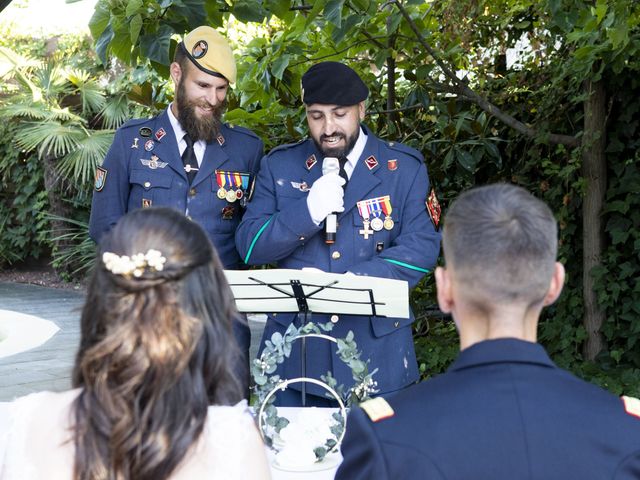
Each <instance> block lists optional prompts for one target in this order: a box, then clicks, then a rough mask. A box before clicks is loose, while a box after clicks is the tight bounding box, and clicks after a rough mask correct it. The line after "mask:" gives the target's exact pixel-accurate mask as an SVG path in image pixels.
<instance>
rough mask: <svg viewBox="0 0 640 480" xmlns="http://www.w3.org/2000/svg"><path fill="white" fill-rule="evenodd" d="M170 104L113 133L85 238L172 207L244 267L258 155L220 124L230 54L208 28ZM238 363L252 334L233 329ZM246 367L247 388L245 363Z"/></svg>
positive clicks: (257, 146) (179, 53)
mask: <svg viewBox="0 0 640 480" xmlns="http://www.w3.org/2000/svg"><path fill="white" fill-rule="evenodd" d="M170 73H171V78H172V79H173V81H174V83H175V86H176V93H175V99H174V101H173V102H172V103H171V104H170V105H169V108H167V109H166V110H165V111H164V112H163V113H162V114H160V115H159V116H157V117H154V118H151V119H137V120H131V121H129V122H127V123H126V124H125V125H123V126H122V127H121V128H120V129H119V130H118V131H117V132H116V135H115V138H114V141H113V144H112V145H111V148H110V149H109V152H108V153H107V156H106V158H105V160H104V162H103V163H102V165H101V166H100V167H98V169H97V171H96V177H95V191H94V194H93V203H92V205H91V220H90V225H89V233H90V235H91V237H92V238H93V239H94V240H95V241H96V242H99V241H100V238H101V237H102V235H103V234H104V233H105V232H106V231H107V230H109V229H110V228H111V227H112V226H113V225H114V224H115V223H116V222H117V221H118V219H119V218H120V217H122V216H123V215H124V214H125V213H127V212H128V211H130V210H135V209H137V208H147V207H155V206H163V207H172V208H174V209H176V210H178V211H180V212H182V213H184V214H185V215H187V216H188V217H189V218H191V219H192V220H193V221H195V222H197V223H199V224H200V225H201V226H202V227H203V228H204V230H205V231H206V232H207V234H208V235H209V238H210V239H211V242H212V243H213V246H214V247H215V249H216V250H217V252H218V255H219V256H220V260H221V261H222V265H223V266H224V268H226V269H236V268H239V267H241V266H243V264H242V262H241V259H240V256H239V255H238V252H237V250H236V248H235V243H234V234H235V231H236V228H237V226H238V224H239V223H240V218H241V217H242V214H243V213H244V206H245V205H246V202H247V200H248V196H249V195H250V191H251V186H252V185H253V181H254V180H255V175H256V172H257V170H258V168H259V164H260V158H261V157H262V153H263V144H262V141H261V140H260V139H259V138H258V137H257V136H256V135H255V134H254V133H253V132H251V131H250V130H247V129H245V128H241V127H231V126H229V125H226V124H224V123H222V121H221V118H222V114H223V112H224V110H225V108H226V95H227V90H228V89H229V84H230V83H234V82H235V81H236V64H235V60H234V58H233V52H232V51H231V48H230V47H229V45H228V43H227V41H226V40H225V38H224V37H223V36H222V35H220V34H219V33H218V32H217V31H215V30H214V29H213V28H211V27H207V26H201V27H198V28H196V29H194V30H193V31H191V32H190V33H188V34H187V35H186V36H185V37H184V39H183V41H182V42H181V43H180V44H179V45H178V47H177V49H176V53H175V57H174V62H173V63H172V64H171V66H170ZM234 331H235V334H236V338H237V340H238V343H239V345H240V349H241V351H242V353H243V355H244V356H245V357H246V358H248V352H249V342H250V334H249V328H248V326H247V325H246V322H244V321H238V322H235V323H234ZM243 363H246V366H243V370H246V372H244V373H240V375H242V376H243V377H246V383H247V384H248V362H243Z"/></svg>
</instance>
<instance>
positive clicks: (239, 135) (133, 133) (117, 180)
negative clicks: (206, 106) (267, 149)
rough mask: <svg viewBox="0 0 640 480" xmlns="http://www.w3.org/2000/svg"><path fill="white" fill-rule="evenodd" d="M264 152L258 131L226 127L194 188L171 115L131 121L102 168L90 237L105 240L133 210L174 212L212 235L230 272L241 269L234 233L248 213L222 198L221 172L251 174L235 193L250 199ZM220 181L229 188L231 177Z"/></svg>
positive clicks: (208, 153)
mask: <svg viewBox="0 0 640 480" xmlns="http://www.w3.org/2000/svg"><path fill="white" fill-rule="evenodd" d="M262 153H263V144H262V141H261V140H260V139H259V138H258V137H257V136H256V135H255V134H254V133H253V132H251V131H250V130H247V129H245V128H241V127H234V128H231V127H229V126H227V125H222V127H221V130H220V135H219V136H218V138H217V139H215V140H213V142H211V143H209V144H208V145H207V147H206V150H205V154H204V158H203V160H202V165H201V166H200V169H199V171H198V173H197V175H196V177H195V179H194V180H193V183H192V185H191V186H189V183H188V181H187V176H186V173H185V171H184V166H183V163H182V159H181V157H180V152H179V149H178V145H177V142H176V137H175V134H174V132H173V128H172V127H171V122H170V121H169V116H168V114H167V112H166V111H165V112H164V113H162V114H161V115H159V116H157V117H154V118H151V119H139V120H131V121H129V122H127V123H126V124H125V125H123V126H122V127H121V128H120V129H118V131H117V132H116V135H115V138H114V141H113V144H112V145H111V148H110V149H109V152H108V153H107V156H106V158H105V160H104V162H103V164H102V166H101V167H100V168H98V172H97V174H96V185H95V192H94V194H93V203H92V206H91V221H90V229H89V232H90V235H91V237H92V238H93V239H94V240H95V241H100V237H101V236H102V234H104V233H105V232H106V231H107V230H108V229H109V228H111V226H113V225H114V224H115V223H116V222H117V221H118V219H119V218H120V217H121V216H122V215H124V214H125V213H126V212H128V211H130V210H134V209H136V208H143V207H149V206H165V207H172V208H175V209H176V210H179V211H180V212H183V213H186V214H188V215H189V217H191V218H192V219H193V220H194V221H196V222H198V223H199V224H200V225H201V226H202V227H203V228H204V229H205V230H206V232H207V234H208V235H209V238H210V239H211V242H212V243H213V245H214V246H215V248H216V250H217V251H218V254H219V256H220V259H221V260H222V264H223V265H224V267H225V268H227V269H234V268H237V267H238V266H240V265H241V264H242V263H241V260H240V257H239V255H238V252H237V251H236V248H235V244H234V233H235V230H236V228H237V226H238V224H239V223H240V218H241V217H242V214H243V210H244V209H243V208H241V206H240V204H241V203H242V202H241V201H240V200H241V199H237V200H236V201H234V202H230V201H228V200H227V199H226V198H223V199H220V198H218V196H217V192H218V190H219V188H220V185H219V183H221V181H220V182H219V176H218V175H216V172H233V173H238V174H248V177H247V176H245V183H246V185H245V187H246V188H244V189H243V188H242V186H240V187H236V188H234V189H235V190H238V189H240V190H243V194H242V195H247V194H248V193H249V192H248V190H249V187H250V185H251V183H252V182H253V180H254V178H255V174H256V172H257V170H258V167H259V162H260V158H261V157H262ZM220 178H225V180H224V182H227V184H226V185H225V186H226V187H227V189H229V185H228V182H229V181H230V178H229V176H226V177H225V176H224V175H223V177H220ZM239 178H240V177H239V176H235V177H234V179H233V180H234V181H235V180H237V179H239Z"/></svg>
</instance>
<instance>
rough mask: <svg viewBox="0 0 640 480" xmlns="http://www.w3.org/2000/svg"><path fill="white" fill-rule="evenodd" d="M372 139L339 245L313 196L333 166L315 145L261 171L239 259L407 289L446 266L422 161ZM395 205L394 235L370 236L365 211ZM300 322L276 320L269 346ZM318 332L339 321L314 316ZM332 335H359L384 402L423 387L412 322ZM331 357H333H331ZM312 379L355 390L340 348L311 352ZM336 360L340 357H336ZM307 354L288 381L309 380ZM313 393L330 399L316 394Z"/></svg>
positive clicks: (299, 147) (350, 192)
mask: <svg viewBox="0 0 640 480" xmlns="http://www.w3.org/2000/svg"><path fill="white" fill-rule="evenodd" d="M363 128H364V129H365V131H366V132H367V136H368V138H367V143H366V145H365V148H364V152H363V153H362V155H361V157H360V159H359V160H358V163H357V164H356V167H355V169H354V171H353V173H352V175H351V179H350V180H349V183H348V184H347V186H346V189H345V196H344V207H345V210H344V212H343V213H341V214H339V215H338V230H337V235H336V241H335V243H334V244H333V245H327V244H326V243H325V233H324V232H325V230H324V224H321V225H319V226H318V225H316V224H315V223H314V222H313V220H312V219H311V217H310V215H309V211H308V208H307V195H308V191H309V188H310V187H311V186H312V185H313V183H314V182H315V181H316V180H317V179H318V178H319V177H320V176H322V162H323V157H322V155H321V153H320V152H319V151H318V150H317V149H316V147H315V145H314V143H313V141H312V140H310V139H307V140H305V141H302V142H300V143H298V144H293V145H286V146H282V147H279V148H277V149H274V150H273V151H271V152H270V153H269V155H267V156H266V157H265V158H264V159H263V161H262V163H261V167H260V173H259V175H258V179H257V181H256V187H255V193H254V196H253V199H252V201H251V203H250V204H249V205H248V207H247V212H246V214H245V216H244V217H243V220H242V222H241V223H240V226H239V227H238V230H237V232H236V245H237V247H238V251H239V252H240V254H241V255H242V257H243V258H244V260H245V262H247V263H249V264H267V263H272V262H277V263H278V266H279V267H280V268H291V269H299V268H303V267H315V268H318V269H320V270H323V271H326V272H334V273H345V272H347V271H349V272H352V273H355V274H357V275H370V276H376V277H385V278H393V279H400V280H406V281H407V282H408V284H409V287H413V286H414V285H415V284H416V283H417V282H418V281H419V280H420V279H421V278H422V277H423V276H424V275H425V274H426V273H427V272H429V270H430V269H431V268H432V267H433V265H434V264H435V262H436V258H437V257H438V254H439V250H440V234H439V233H438V232H437V231H436V230H435V228H434V226H433V224H432V222H431V220H430V218H429V215H428V213H427V210H426V205H425V201H426V200H427V192H428V189H429V178H428V176H427V169H426V166H425V164H424V161H423V158H422V155H421V154H420V153H419V152H417V151H416V150H414V149H412V148H409V147H407V146H404V145H402V144H399V143H395V142H388V143H387V142H383V141H381V140H380V139H378V138H376V137H375V136H374V135H373V134H372V133H371V132H369V131H367V130H366V127H363ZM386 195H388V196H389V198H390V204H391V207H392V211H391V212H390V215H389V216H390V217H392V219H393V222H394V225H393V228H391V229H390V230H387V229H384V228H383V229H382V230H380V231H376V232H372V233H371V234H368V235H363V234H362V233H361V231H362V230H363V227H364V225H363V217H362V216H361V214H360V212H359V209H358V208H357V205H356V204H357V202H358V201H361V200H368V199H374V198H379V197H382V196H386ZM294 318H295V316H294V315H292V314H280V313H279V314H271V315H268V320H267V326H266V329H265V333H264V335H263V340H265V339H268V338H270V336H271V335H272V334H273V333H274V332H276V331H277V332H280V333H282V332H284V331H285V330H286V328H287V326H288V325H289V324H290V323H291V322H292V321H293V320H294ZM312 320H313V321H315V322H318V323H324V322H328V321H329V316H326V315H319V314H313V316H312ZM333 320H334V321H335V320H337V322H335V325H334V329H333V331H332V335H333V336H335V337H345V336H346V335H347V333H348V331H349V330H351V331H353V332H354V334H355V341H356V343H357V344H358V349H359V350H362V355H361V359H363V360H367V359H368V360H369V362H370V364H369V369H370V371H371V370H373V369H375V368H378V369H379V371H378V372H377V373H376V375H375V376H374V379H375V380H376V381H377V383H378V388H379V390H380V391H381V392H388V391H392V390H397V389H399V388H402V387H404V386H406V385H408V384H409V383H412V382H415V381H416V380H417V379H418V370H417V364H416V358H415V352H414V349H413V338H412V333H411V322H412V319H400V318H380V317H356V316H343V315H340V316H339V317H337V318H336V317H335V316H334V318H333ZM330 349H331V350H330ZM307 352H308V359H309V361H308V370H307V374H308V376H312V377H315V378H319V377H320V375H324V374H326V373H327V371H329V370H331V371H332V372H333V374H334V376H335V377H336V378H337V380H338V383H339V384H340V383H342V384H344V385H345V386H346V387H350V386H351V385H352V384H353V380H352V376H351V371H350V370H349V369H348V367H346V366H345V365H344V364H343V363H342V362H341V361H340V360H339V359H338V358H337V357H336V356H335V345H332V344H327V342H322V341H320V340H313V341H310V342H307ZM332 353H333V354H332ZM299 366H300V362H299V358H298V350H297V349H294V351H293V353H292V355H291V357H290V360H289V361H288V362H286V364H285V367H284V370H283V371H280V373H281V374H283V375H284V376H285V377H286V378H293V377H296V376H300V369H299ZM308 390H309V391H310V392H311V393H314V394H320V395H323V394H324V392H323V391H322V390H320V389H318V388H315V385H310V386H309V388H308Z"/></svg>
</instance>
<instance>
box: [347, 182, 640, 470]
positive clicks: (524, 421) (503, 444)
mask: <svg viewBox="0 0 640 480" xmlns="http://www.w3.org/2000/svg"><path fill="white" fill-rule="evenodd" d="M556 224H557V222H556V220H555V218H554V217H553V214H552V213H551V210H549V208H548V207H547V206H546V205H545V204H544V203H543V202H541V201H540V200H538V199H536V198H535V197H533V196H532V195H531V194H529V193H528V192H527V191H526V190H524V189H522V188H520V187H516V186H513V185H506V184H502V185H490V186H485V187H480V188H476V189H473V190H470V191H468V192H466V193H464V194H462V195H461V196H460V197H459V198H458V199H457V200H456V201H455V202H454V203H453V204H452V205H451V207H450V208H449V210H448V211H447V215H446V218H445V225H444V232H443V250H444V258H445V262H446V268H443V267H438V268H437V269H436V272H435V277H436V285H437V289H438V302H439V304H440V309H441V310H442V311H443V312H448V313H451V314H452V316H453V319H454V321H455V322H456V326H457V328H458V331H459V334H460V349H461V352H460V354H459V356H458V358H457V360H456V361H455V362H454V363H453V365H452V366H451V368H450V369H449V370H448V371H447V373H445V374H443V375H440V376H438V377H436V378H435V379H433V380H427V381H426V382H423V383H421V384H419V385H415V386H412V387H410V388H407V389H406V390H404V391H402V392H398V393H396V394H394V395H389V396H387V397H386V398H383V397H378V398H375V399H373V400H370V401H367V402H364V403H362V404H361V405H360V406H361V407H362V408H361V409H360V408H358V409H353V410H352V411H351V413H350V414H349V418H348V422H347V432H346V436H345V439H344V441H343V443H342V447H341V448H342V454H343V457H344V461H343V463H342V465H341V466H340V468H339V469H338V472H337V476H336V479H337V480H359V479H362V480H364V479H366V480H390V479H394V480H396V479H403V480H412V479H416V480H417V479H423V478H429V479H431V478H433V479H440V480H446V479H477V480H484V479H486V480H513V479H531V480H537V479H539V480H554V479H557V480H566V479H580V480H603V479H616V480H622V479H638V478H640V418H639V417H640V400H638V399H636V398H631V397H622V399H621V398H619V397H617V396H614V395H612V394H610V393H608V392H606V391H605V390H603V389H601V388H599V387H596V386H595V385H591V384H590V383H587V382H584V381H582V380H580V379H578V378H576V377H574V376H573V375H571V374H570V373H569V372H566V371H564V370H562V369H560V368H558V367H557V366H556V365H555V364H554V363H553V362H552V361H551V359H550V358H549V356H548V355H547V353H546V352H545V351H544V348H543V347H542V346H541V345H539V344H538V343H536V337H537V336H536V330H537V326H538V318H539V316H540V312H541V311H542V308H543V307H544V306H546V305H550V304H551V303H553V302H554V301H555V300H556V299H557V298H558V296H559V295H560V292H561V290H562V286H563V283H564V267H563V266H562V264H560V263H558V262H557V261H556V256H557V247H558V239H557V238H558V237H557V225H556Z"/></svg>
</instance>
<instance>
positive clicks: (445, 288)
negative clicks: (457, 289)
mask: <svg viewBox="0 0 640 480" xmlns="http://www.w3.org/2000/svg"><path fill="white" fill-rule="evenodd" d="M435 277H436V290H437V295H438V305H439V306H440V310H441V311H442V312H443V313H451V309H452V308H453V298H452V295H451V293H452V292H451V274H450V272H448V271H447V269H446V268H444V267H436V271H435Z"/></svg>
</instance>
